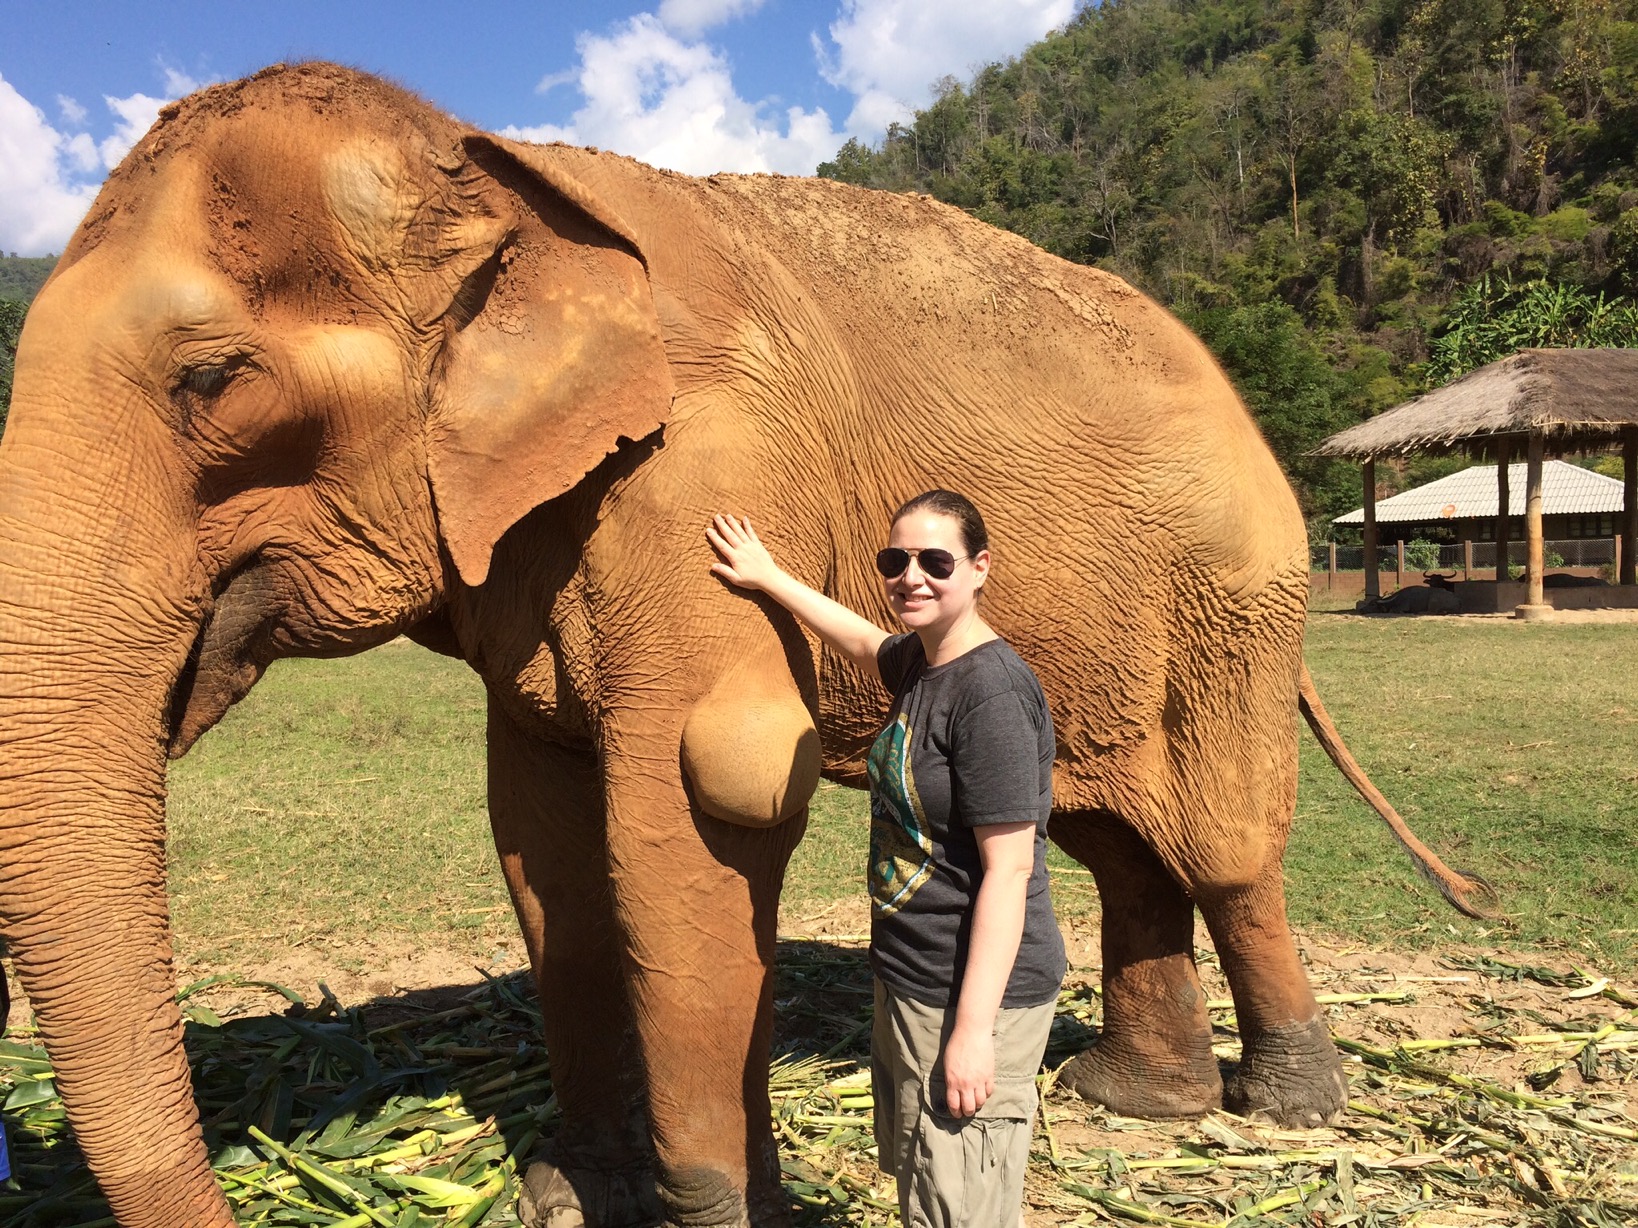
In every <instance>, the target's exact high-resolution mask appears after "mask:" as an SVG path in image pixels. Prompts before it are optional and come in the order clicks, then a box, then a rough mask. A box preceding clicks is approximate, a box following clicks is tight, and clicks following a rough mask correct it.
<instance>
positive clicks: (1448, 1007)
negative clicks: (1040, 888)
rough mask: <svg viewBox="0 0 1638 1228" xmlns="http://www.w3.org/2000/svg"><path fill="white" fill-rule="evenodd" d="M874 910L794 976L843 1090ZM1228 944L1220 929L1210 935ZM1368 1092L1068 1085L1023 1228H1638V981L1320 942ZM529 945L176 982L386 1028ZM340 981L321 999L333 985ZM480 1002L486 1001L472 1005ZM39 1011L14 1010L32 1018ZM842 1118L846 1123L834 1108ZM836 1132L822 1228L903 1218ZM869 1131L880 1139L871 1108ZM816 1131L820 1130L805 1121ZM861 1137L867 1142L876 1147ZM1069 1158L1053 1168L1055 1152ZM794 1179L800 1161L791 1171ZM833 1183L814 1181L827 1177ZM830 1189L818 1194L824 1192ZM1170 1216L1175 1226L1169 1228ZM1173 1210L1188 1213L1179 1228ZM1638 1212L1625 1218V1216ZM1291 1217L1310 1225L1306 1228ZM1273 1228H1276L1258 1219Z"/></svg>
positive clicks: (1218, 1012) (1051, 1095) (1459, 949)
mask: <svg viewBox="0 0 1638 1228" xmlns="http://www.w3.org/2000/svg"><path fill="white" fill-rule="evenodd" d="M867 929H868V914H867V909H866V905H865V903H864V901H862V900H855V899H847V900H843V901H839V902H837V903H835V904H832V905H829V906H827V907H824V908H819V909H813V910H811V911H808V912H806V913H803V914H799V915H791V914H787V915H786V916H784V917H783V918H782V942H781V947H780V970H779V976H778V978H777V979H776V989H775V994H776V1004H777V1009H778V1012H779V1023H778V1028H777V1034H776V1041H775V1044H776V1049H778V1050H780V1051H790V1052H792V1053H797V1054H805V1055H809V1057H808V1060H810V1061H811V1060H814V1056H815V1055H818V1056H819V1057H822V1059H823V1060H824V1061H825V1062H827V1063H828V1064H827V1065H826V1066H825V1067H824V1069H825V1070H826V1071H828V1073H826V1074H824V1075H816V1076H815V1077H816V1078H823V1079H830V1080H834V1082H832V1083H827V1084H826V1085H825V1087H823V1088H821V1087H819V1086H818V1085H817V1084H816V1085H815V1088H814V1089H813V1093H812V1094H814V1095H817V1096H819V1097H820V1101H819V1102H820V1103H821V1106H822V1105H823V1103H826V1102H825V1101H824V1097H825V1096H826V1095H828V1094H829V1093H828V1092H827V1091H826V1088H829V1087H840V1086H842V1085H845V1084H850V1083H851V1084H855V1085H856V1084H857V1080H858V1079H861V1078H863V1077H864V1076H863V1073H862V1071H863V1063H864V1061H865V1059H866V1056H867V1037H868V1023H867V1016H866V1015H865V1013H864V1008H865V1006H866V1004H867V1003H868V1002H869V993H870V991H869V984H870V974H869V968H868V963H867V961H866V959H865V946H866V938H865V934H866V930H867ZM1065 939H1066V944H1067V946H1068V950H1069V958H1070V965H1071V967H1070V974H1069V977H1068V980H1067V983H1066V991H1067V992H1066V995H1065V997H1064V998H1063V999H1062V1000H1061V1001H1060V1007H1059V1016H1058V1020H1057V1022H1056V1024H1055V1025H1054V1031H1053V1039H1052V1042H1051V1045H1050V1046H1049V1049H1048V1054H1047V1065H1048V1068H1049V1069H1050V1068H1052V1067H1054V1066H1056V1065H1057V1064H1060V1063H1062V1062H1063V1061H1066V1060H1067V1059H1068V1058H1070V1057H1071V1056H1073V1054H1074V1053H1075V1052H1077V1051H1079V1049H1081V1048H1083V1047H1084V1046H1085V1045H1086V1044H1087V1043H1089V1042H1090V1040H1091V1039H1092V1038H1093V1037H1094V1036H1095V1035H1096V1020H1097V1018H1098V1016H1099V1015H1100V1014H1101V1010H1100V1007H1099V1004H1098V1001H1097V995H1096V987H1097V984H1098V975H1099V968H1098V926H1097V922H1096V921H1095V920H1093V919H1086V920H1078V919H1071V920H1070V921H1068V923H1067V924H1066V928H1065ZM1199 940H1200V941H1201V942H1202V943H1203V944H1204V943H1206V942H1207V939H1206V937H1205V934H1204V927H1201V931H1200V939H1199ZM1297 941H1298V947H1299V950H1300V952H1301V954H1302V958H1303V960H1304V961H1305V963H1306V964H1307V966H1308V969H1309V974H1310V978H1311V980H1312V983H1313V985H1314V988H1315V991H1316V993H1317V994H1319V995H1320V1000H1321V1002H1322V1003H1323V1004H1324V1008H1325V1010H1326V1013H1327V1016H1328V1022H1329V1024H1330V1027H1331V1029H1332V1033H1333V1035H1334V1036H1335V1037H1336V1038H1337V1041H1338V1043H1339V1046H1340V1047H1342V1049H1343V1050H1344V1054H1343V1056H1344V1065H1345V1069H1346V1070H1347V1072H1348V1076H1349V1080H1350V1084H1351V1089H1350V1100H1349V1107H1348V1109H1347V1110H1346V1111H1345V1113H1344V1114H1343V1116H1342V1119H1341V1120H1340V1121H1339V1122H1338V1123H1336V1125H1334V1126H1331V1127H1326V1128H1321V1129H1314V1130H1282V1129H1276V1128H1274V1127H1272V1126H1269V1125H1267V1124H1263V1123H1258V1122H1255V1121H1247V1120H1245V1119H1241V1118H1237V1117H1233V1116H1232V1115H1230V1114H1226V1113H1219V1114H1214V1115H1212V1116H1211V1117H1209V1118H1206V1119H1204V1120H1200V1121H1182V1122H1160V1123H1156V1122H1146V1121H1136V1120H1132V1119H1127V1118H1120V1117H1116V1116H1114V1115H1112V1114H1109V1113H1107V1112H1106V1111H1104V1110H1103V1109H1102V1108H1100V1107H1097V1106H1092V1105H1088V1104H1086V1103H1084V1102H1082V1101H1081V1100H1079V1099H1078V1098H1077V1097H1075V1096H1074V1095H1073V1094H1071V1093H1069V1092H1066V1091H1064V1090H1062V1089H1058V1088H1056V1087H1054V1086H1052V1082H1051V1080H1050V1079H1048V1081H1047V1084H1046V1088H1047V1094H1046V1097H1045V1101H1044V1104H1045V1113H1044V1115H1043V1118H1042V1119H1041V1120H1040V1121H1039V1123H1038V1126H1037V1131H1038V1133H1037V1137H1036V1143H1035V1150H1036V1158H1035V1160H1034V1161H1032V1166H1031V1169H1030V1175H1029V1184H1028V1200H1027V1201H1028V1207H1027V1216H1026V1220H1027V1223H1028V1224H1029V1225H1031V1226H1032V1228H1040V1226H1044V1225H1048V1224H1060V1223H1068V1222H1071V1221H1074V1222H1076V1223H1092V1222H1100V1221H1139V1222H1149V1223H1173V1224H1180V1225H1211V1224H1223V1223H1226V1222H1228V1221H1229V1220H1237V1219H1238V1218H1239V1217H1242V1216H1248V1215H1249V1216H1250V1217H1251V1218H1252V1219H1257V1218H1258V1217H1259V1216H1262V1215H1265V1214H1267V1210H1266V1209H1269V1208H1272V1209H1274V1210H1277V1211H1278V1212H1279V1214H1277V1215H1275V1216H1274V1218H1271V1219H1267V1220H1266V1222H1270V1223H1276V1222H1283V1223H1296V1222H1299V1221H1301V1222H1305V1223H1313V1224H1316V1225H1332V1226H1336V1228H1340V1226H1342V1225H1347V1224H1351V1223H1354V1222H1355V1221H1362V1222H1363V1223H1364V1224H1373V1223H1377V1224H1384V1225H1386V1224H1410V1223H1415V1224H1417V1225H1418V1226H1419V1228H1466V1226H1469V1225H1481V1224H1491V1223H1507V1224H1515V1223H1517V1224H1538V1223H1539V1224H1543V1225H1546V1224H1552V1225H1560V1224H1564V1225H1569V1224H1588V1225H1598V1224H1605V1223H1611V1224H1613V1223H1638V979H1635V978H1634V976H1633V970H1632V969H1597V968H1587V967H1579V968H1578V967H1574V966H1572V965H1570V964H1568V963H1566V962H1565V961H1564V960H1563V959H1555V958H1553V957H1550V956H1547V955H1543V954H1541V953H1538V952H1514V951H1507V950H1502V949H1498V948H1489V947H1484V948H1478V947H1468V946H1457V945H1451V946H1447V947H1442V948H1438V949H1428V950H1425V951H1417V952H1406V951H1387V950H1377V949H1372V948H1369V947H1365V946H1361V945H1358V944H1353V943H1349V942H1348V941H1347V940H1345V939H1341V938H1337V937H1334V936H1320V935H1314V934H1299V935H1298V936H1297ZM1199 958H1200V970H1201V978H1202V982H1203V984H1204V987H1205V990H1206V993H1207V996H1208V999H1211V1000H1213V1002H1212V1017H1213V1023H1214V1029H1215V1035H1216V1041H1217V1043H1216V1046H1215V1047H1216V1050H1217V1053H1218V1056H1219V1059H1220V1060H1221V1061H1222V1062H1223V1063H1224V1067H1225V1070H1227V1069H1229V1068H1231V1067H1232V1064H1233V1062H1234V1061H1235V1060H1236V1059H1237V1057H1238V1050H1239V1043H1238V1037H1237V1035H1236V1034H1235V1032H1234V1028H1233V1018H1232V1010H1231V1007H1230V1004H1229V1003H1228V1002H1227V998H1228V996H1229V995H1228V987H1227V984H1226V982H1225V981H1224V979H1223V977H1222V974H1221V971H1220V969H1219V968H1218V966H1217V962H1216V958H1215V955H1214V954H1213V952H1212V951H1211V949H1210V947H1209V945H1203V946H1202V947H1201V949H1200V952H1199ZM520 967H521V948H520V946H519V944H518V943H517V942H516V941H515V940H514V941H511V942H509V943H505V944H504V945H503V944H501V943H497V944H496V948H495V950H494V952H493V955H492V956H491V958H490V959H489V960H488V961H486V962H481V963H477V964H475V963H474V962H473V960H472V959H471V958H470V957H468V956H463V955H462V954H460V953H458V952H456V951H451V950H445V949H440V948H438V947H436V946H432V945H422V946H409V945H391V944H374V943H368V942H365V943H357V944H354V945H352V946H350V947H347V948H345V949H342V948H338V947H329V948H321V949H310V948H305V947H302V948H297V949H295V950H290V951H285V952H282V953H280V954H278V955H276V956H273V957H270V958H268V959H267V960H264V961H260V962H252V963H250V964H249V965H248V966H239V967H233V968H222V967H215V966H211V965H208V964H202V963H198V962H195V961H191V960H189V959H187V958H183V959H182V960H181V961H180V963H179V968H178V981H179V984H191V983H193V982H195V981H197V980H199V979H201V978H204V977H207V976H211V975H215V974H231V975H234V976H236V977H238V978H246V979H250V980H265V981H270V982H274V983H277V984H279V985H282V986H285V987H287V988H289V989H291V990H294V991H296V992H297V993H299V994H300V995H301V996H302V997H303V998H305V999H306V1000H307V1001H308V1002H309V1003H315V1002H317V1001H319V999H320V997H321V996H322V994H323V992H324V990H325V989H327V990H328V991H329V993H330V994H331V995H333V996H334V997H335V998H336V999H338V1000H339V1001H340V1002H341V1003H343V1004H345V1005H349V1006H351V1005H357V1004H361V1003H366V1004H367V1007H366V1013H367V1016H368V1019H369V1022H370V1025H371V1026H373V1027H380V1026H382V1024H383V1023H397V1022H398V1020H399V1019H400V1018H412V1017H414V1016H415V1015H417V1014H424V1012H426V1011H428V1010H437V1009H442V1008H443V1007H445V1006H446V1005H448V1006H453V1005H456V1004H458V1003H460V1002H462V1001H465V1000H470V999H471V998H472V997H473V996H474V994H475V993H478V994H481V993H483V992H484V990H483V988H482V986H483V984H484V977H485V976H488V977H499V976H502V975H504V974H508V973H511V972H514V971H517V970H519V968H520ZM321 986H322V988H321ZM475 986H477V988H476V989H475V988H474V987H475ZM193 1002H195V1003H203V1004H208V1006H209V1007H210V1008H211V1009H212V1010H214V1011H215V1012H216V1013H217V1014H218V1015H220V1016H221V1017H222V1018H232V1017H234V1016H239V1015H259V1014H271V1013H283V1012H284V1011H285V1010H286V1009H287V1008H288V1003H287V1002H286V1001H285V1000H284V999H283V998H281V997H279V996H278V995H276V994H274V993H272V992H270V991H266V990H261V989H257V988H254V987H251V986H246V985H243V984H239V985H222V986H217V987H213V988H210V989H207V990H205V991H203V992H202V993H200V994H198V995H196V996H195V998H194V999H193ZM26 1012H27V1003H26V1002H25V1001H18V1002H17V1003H16V1004H15V1005H14V1007H13V1015H12V1020H13V1022H14V1023H19V1024H20V1023H22V1022H24V1021H25V1020H26V1019H27V1018H28V1016H27V1013H26ZM826 1111H829V1112H832V1113H835V1112H841V1111H843V1110H842V1109H840V1108H837V1109H832V1110H825V1109H824V1108H823V1107H821V1108H820V1110H819V1112H821V1113H824V1112H826ZM815 1120H818V1121H820V1122H823V1123H831V1125H828V1126H825V1127H823V1128H821V1129H819V1130H818V1131H816V1132H815V1131H811V1130H810V1131H809V1133H808V1134H806V1135H803V1134H799V1133H796V1132H793V1131H792V1130H791V1129H789V1128H786V1126H788V1125H789V1124H790V1123H786V1126H782V1127H781V1129H782V1154H783V1155H784V1156H785V1157H786V1165H787V1167H786V1172H787V1176H788V1177H789V1176H790V1174H792V1173H793V1172H799V1173H809V1172H815V1173H823V1174H829V1176H826V1177H825V1179H824V1180H823V1181H819V1182H818V1186H823V1185H825V1183H826V1182H827V1181H828V1182H829V1183H830V1188H831V1189H835V1188H836V1183H837V1182H844V1183H849V1184H848V1188H849V1189H853V1190H857V1191H859V1193H860V1194H865V1193H866V1192H867V1191H868V1194H869V1196H870V1197H872V1198H874V1199H875V1201H873V1202H868V1204H867V1209H865V1210H863V1211H861V1210H860V1209H859V1208H860V1206H861V1205H866V1204H865V1200H862V1199H861V1200H857V1201H856V1202H855V1204H854V1206H853V1208H851V1209H848V1210H847V1211H846V1213H845V1214H843V1209H842V1208H832V1209H831V1210H829V1211H826V1212H823V1213H815V1214H816V1215H817V1218H812V1219H811V1220H808V1219H804V1220H803V1222H813V1223H822V1224H841V1223H861V1222H862V1223H867V1224H873V1223H885V1222H886V1220H884V1219H882V1218H881V1215H882V1214H883V1213H882V1212H881V1211H878V1210H872V1209H868V1208H876V1207H881V1208H885V1207H887V1206H890V1205H891V1202H890V1200H891V1198H892V1193H891V1185H890V1183H889V1182H888V1181H887V1180H886V1179H885V1178H882V1177H881V1176H880V1174H878V1173H876V1171H875V1168H874V1163H873V1159H872V1156H871V1153H870V1152H869V1150H868V1147H867V1146H866V1147H865V1148H864V1149H862V1150H861V1144H859V1143H854V1144H851V1145H850V1147H851V1149H843V1148H840V1147H836V1146H832V1145H830V1144H827V1143H826V1142H824V1141H823V1138H822V1136H823V1135H824V1134H825V1131H826V1130H827V1129H829V1130H830V1131H831V1133H832V1134H834V1132H835V1131H834V1123H839V1122H842V1121H844V1120H846V1119H844V1118H841V1117H836V1116H829V1117H824V1116H821V1117H819V1118H816V1119H815ZM855 1120H857V1121H858V1122H859V1123H860V1124H861V1125H862V1127H863V1131H864V1135H865V1143H866V1144H867V1143H868V1112H867V1113H866V1115H865V1116H864V1117H858V1118H856V1119H855ZM796 1124H797V1125H798V1126H800V1122H799V1121H797V1122H796ZM859 1133H860V1131H859V1130H855V1131H853V1134H854V1135H856V1136H857V1135H858V1134H859ZM1043 1153H1045V1154H1046V1155H1047V1156H1049V1157H1050V1162H1043V1161H1042V1155H1043ZM793 1166H794V1167H793ZM816 1180H817V1178H816ZM818 1186H816V1187H814V1188H818ZM1155 1216H1161V1217H1162V1218H1154V1217H1155ZM1167 1216H1169V1217H1170V1218H1165V1217H1167ZM1629 1216H1630V1217H1631V1218H1628V1217H1629ZM1293 1217H1294V1218H1293ZM1259 1222H1264V1221H1261V1220H1259Z"/></svg>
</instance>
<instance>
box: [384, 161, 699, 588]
mask: <svg viewBox="0 0 1638 1228" xmlns="http://www.w3.org/2000/svg"><path fill="white" fill-rule="evenodd" d="M462 147H463V157H462V159H461V161H460V164H459V165H457V166H450V165H447V164H444V165H441V166H440V170H441V172H442V173H443V174H444V175H445V176H447V182H448V183H449V185H450V187H451V188H452V189H453V190H452V192H450V193H449V194H448V195H445V196H444V199H443V200H442V201H440V202H438V203H439V204H441V205H443V206H444V207H443V208H436V207H435V208H427V207H424V206H423V207H422V208H420V209H418V210H410V211H406V210H404V209H403V208H399V209H397V210H396V211H395V212H396V213H398V215H399V216H401V217H402V216H403V215H404V214H405V213H406V212H411V213H415V214H417V215H418V216H415V217H413V218H411V219H409V220H406V221H405V222H404V227H405V230H406V233H407V234H409V235H410V236H411V237H412V238H413V235H414V234H415V233H417V232H419V231H422V230H427V229H430V230H434V231H439V232H442V233H443V234H444V235H445V236H446V238H445V239H444V240H443V242H442V244H441V247H442V248H443V249H444V250H443V251H441V252H439V253H438V255H437V257H436V258H435V259H433V260H424V261H422V262H421V263H422V268H421V270H420V272H419V273H417V272H415V271H413V270H412V271H410V272H408V273H407V274H406V276H405V277H404V278H403V279H401V280H402V281H403V282H404V283H405V284H409V285H414V286H417V287H420V288H419V289H418V290H412V291H409V292H408V297H409V298H410V299H411V300H420V299H423V298H427V297H429V296H430V298H431V299H432V300H434V301H430V302H425V303H423V302H420V301H412V302H411V303H409V304H406V305H407V306H409V307H410V310H411V312H412V314H415V315H419V316H420V317H421V318H422V320H423V321H425V322H426V323H427V325H428V326H429V327H431V328H432V330H433V331H434V333H437V332H440V331H441V333H442V336H443V348H442V353H441V356H440V358H439V360H438V362H437V365H436V368H435V370H434V374H433V388H432V403H431V414H430V421H429V429H428V437H427V452H428V468H429V471H430V475H431V480H432V493H433V499H434V501H435V503H436V506H437V510H438V523H439V527H440V529H441V531H442V533H443V537H444V542H445V545H446V547H447V548H448V550H449V553H450V557H451V558H453V559H454V561H455V566H456V568H457V569H458V570H459V572H460V574H461V579H462V580H464V581H465V582H466V583H467V584H470V585H478V584H482V583H483V582H484V580H485V579H486V578H487V576H488V574H489V560H490V555H491V553H492V552H493V550H494V548H495V543H496V542H498V541H499V540H500V538H501V535H502V534H504V533H505V532H506V530H507V529H509V528H511V527H512V525H514V524H516V523H517V521H518V520H520V519H521V518H522V517H523V516H525V515H526V514H528V512H529V511H530V510H531V509H533V508H535V507H538V506H539V505H540V504H542V503H544V502H546V501H547V500H548V499H552V498H555V497H556V496H558V495H561V494H563V493H564V492H565V491H567V490H569V489H570V488H571V487H573V486H574V485H575V484H576V483H578V482H579V481H580V480H581V479H582V478H583V477H585V476H586V474H588V473H590V472H591V471H592V470H593V469H595V468H596V467H597V465H598V464H599V462H601V461H602V460H603V459H604V457H606V456H608V455H609V454H610V453H611V452H613V451H614V450H615V449H616V448H617V447H619V445H620V442H621V440H622V439H625V440H638V439H642V438H644V437H645V436H647V435H650V434H652V433H653V432H654V431H655V430H657V429H658V428H660V427H661V426H663V425H664V424H665V422H666V420H667V418H668V417H669V415H670V411H671V400H672V383H671V374H670V368H669V366H668V364H667V362H666V358H665V352H664V350H663V348H662V347H661V344H660V327H659V320H658V318H657V317H656V315H655V311H654V303H653V298H652V295H651V293H650V290H649V284H648V273H647V268H646V266H645V264H644V261H643V256H642V252H641V250H640V248H639V247H638V244H637V241H636V240H635V238H634V237H633V236H632V234H631V231H630V230H629V228H628V227H627V226H626V225H625V223H624V222H623V221H621V219H620V218H619V216H618V214H617V213H616V212H615V211H614V209H613V208H612V207H611V206H610V205H609V204H607V203H606V202H604V201H602V200H599V199H598V198H597V196H596V195H595V194H594V193H593V192H591V191H590V190H588V189H587V188H585V187H584V186H583V185H582V184H580V183H578V182H576V181H575V180H573V179H572V178H571V177H570V176H568V175H566V174H564V173H563V172H561V171H560V170H558V169H556V168H555V167H554V166H553V165H552V164H551V162H550V161H549V160H545V159H534V158H531V157H530V156H529V155H530V153H531V152H532V151H531V148H530V147H529V146H522V145H519V146H513V145H511V144H510V143H509V142H504V141H500V140H498V139H493V138H489V137H484V136H478V135H470V136H467V137H466V138H465V139H464V140H463V142H462ZM537 163H538V164H537ZM429 214H430V215H431V217H430V218H429V217H428V215H429ZM450 236H453V237H450ZM437 301H441V302H442V304H443V306H442V307H441V308H437V307H435V302H437Z"/></svg>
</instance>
